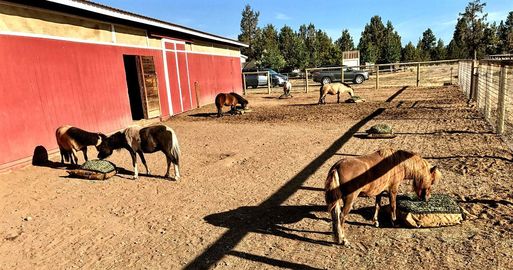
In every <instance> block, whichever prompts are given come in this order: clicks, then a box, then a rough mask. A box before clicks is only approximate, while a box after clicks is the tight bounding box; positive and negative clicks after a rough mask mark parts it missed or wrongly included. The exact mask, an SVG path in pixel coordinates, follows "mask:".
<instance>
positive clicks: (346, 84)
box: [340, 82, 353, 89]
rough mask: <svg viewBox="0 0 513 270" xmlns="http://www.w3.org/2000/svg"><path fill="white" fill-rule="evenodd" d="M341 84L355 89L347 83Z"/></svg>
mask: <svg viewBox="0 0 513 270" xmlns="http://www.w3.org/2000/svg"><path fill="white" fill-rule="evenodd" d="M340 83H341V84H343V85H345V86H346V87H349V88H351V89H353V87H351V85H349V84H348V83H345V82H340Z"/></svg>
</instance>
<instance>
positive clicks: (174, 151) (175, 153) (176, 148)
mask: <svg viewBox="0 0 513 270" xmlns="http://www.w3.org/2000/svg"><path fill="white" fill-rule="evenodd" d="M170 131H171V140H172V142H171V151H170V152H171V156H172V157H173V158H174V159H175V161H176V165H177V166H180V145H179V144H178V138H177V137H176V133H175V132H174V130H172V129H170Z"/></svg>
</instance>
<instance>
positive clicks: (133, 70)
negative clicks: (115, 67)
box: [123, 55, 160, 120]
mask: <svg viewBox="0 0 513 270" xmlns="http://www.w3.org/2000/svg"><path fill="white" fill-rule="evenodd" d="M123 62H124V63H125V75H126V84H127V87H128V97H129V99H130V110H131V112H132V119H133V120H141V119H149V118H154V117H158V116H160V98H159V88H158V80H157V72H156V70H155V63H154V61H153V57H152V56H141V55H123Z"/></svg>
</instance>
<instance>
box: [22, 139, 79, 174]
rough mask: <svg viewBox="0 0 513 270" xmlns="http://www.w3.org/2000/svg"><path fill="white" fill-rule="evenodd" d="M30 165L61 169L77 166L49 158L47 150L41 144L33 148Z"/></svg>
mask: <svg viewBox="0 0 513 270" xmlns="http://www.w3.org/2000/svg"><path fill="white" fill-rule="evenodd" d="M32 165H34V166H38V167H48V168H52V169H61V170H73V169H78V168H79V165H78V164H65V163H61V162H55V161H51V160H49V159H48V151H47V150H46V148H45V147H44V146H42V145H38V146H36V147H35V148H34V154H33V155H32Z"/></svg>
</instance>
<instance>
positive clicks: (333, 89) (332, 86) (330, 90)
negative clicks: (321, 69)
mask: <svg viewBox="0 0 513 270" xmlns="http://www.w3.org/2000/svg"><path fill="white" fill-rule="evenodd" d="M319 92H320V97H319V104H326V95H327V94H330V95H337V103H340V94H342V93H346V92H347V93H348V94H349V96H351V97H352V96H354V91H353V88H351V86H349V84H347V83H328V84H324V85H322V86H321V88H320V89H319Z"/></svg>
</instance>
